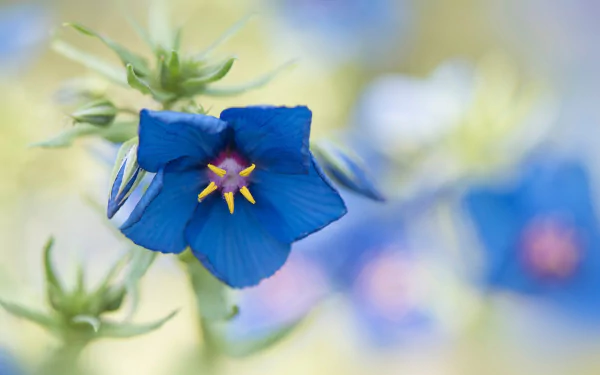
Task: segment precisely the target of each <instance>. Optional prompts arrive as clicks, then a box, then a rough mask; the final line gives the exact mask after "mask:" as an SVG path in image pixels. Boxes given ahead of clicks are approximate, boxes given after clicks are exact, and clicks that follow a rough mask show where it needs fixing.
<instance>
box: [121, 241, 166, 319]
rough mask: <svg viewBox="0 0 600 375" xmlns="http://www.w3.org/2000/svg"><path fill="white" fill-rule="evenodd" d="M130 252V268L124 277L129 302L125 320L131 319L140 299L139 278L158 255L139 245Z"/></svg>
mask: <svg viewBox="0 0 600 375" xmlns="http://www.w3.org/2000/svg"><path fill="white" fill-rule="evenodd" d="M131 254H132V260H131V263H130V264H131V268H130V269H129V273H128V274H127V276H126V277H125V287H126V288H127V295H128V296H129V299H130V301H131V304H130V308H129V312H128V313H127V318H125V321H128V320H129V319H131V318H132V317H133V315H134V314H135V312H136V311H137V308H138V305H139V301H140V285H139V284H140V280H141V279H142V277H144V275H145V274H146V272H147V271H148V269H150V266H152V264H153V263H154V261H155V260H156V258H157V256H158V253H157V252H154V251H148V250H146V249H144V248H141V247H139V246H135V247H133V248H132V250H131Z"/></svg>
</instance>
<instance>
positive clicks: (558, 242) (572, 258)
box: [521, 217, 582, 280]
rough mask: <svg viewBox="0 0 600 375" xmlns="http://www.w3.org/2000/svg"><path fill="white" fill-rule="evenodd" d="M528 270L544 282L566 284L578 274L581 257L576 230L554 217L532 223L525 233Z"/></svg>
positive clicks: (524, 260)
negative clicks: (560, 281) (574, 274)
mask: <svg viewBox="0 0 600 375" xmlns="http://www.w3.org/2000/svg"><path fill="white" fill-rule="evenodd" d="M521 250H522V259H523V262H524V265H525V267H526V268H527V269H528V270H530V271H531V272H532V273H533V274H534V275H535V276H537V277H539V278H543V279H553V280H564V279H566V278H568V277H570V276H571V275H573V273H574V272H575V271H576V269H577V267H578V266H579V264H580V261H581V256H582V247H581V241H580V239H579V237H578V235H577V232H576V230H575V228H573V226H571V225H567V224H565V223H564V222H563V221H560V220H558V219H556V218H552V217H544V218H537V219H534V220H532V221H531V222H530V223H529V224H528V225H527V226H526V227H525V230H524V231H523V235H522V239H521Z"/></svg>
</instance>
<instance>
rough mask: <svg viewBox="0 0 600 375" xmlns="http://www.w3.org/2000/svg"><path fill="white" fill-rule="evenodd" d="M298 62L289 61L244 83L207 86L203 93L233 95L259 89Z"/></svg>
mask: <svg viewBox="0 0 600 375" xmlns="http://www.w3.org/2000/svg"><path fill="white" fill-rule="evenodd" d="M295 64H296V62H295V61H289V62H287V63H285V64H283V65H281V66H280V67H278V68H276V69H275V70H273V71H272V72H270V73H267V74H265V75H263V76H261V77H259V78H257V79H255V80H253V81H250V82H247V83H245V84H242V85H237V86H229V87H215V86H214V85H211V86H209V87H207V88H206V89H205V90H204V91H203V92H202V94H203V95H208V96H233V95H240V94H243V93H245V92H247V91H250V90H253V89H257V88H260V87H263V86H265V85H266V84H267V83H269V82H271V81H272V80H273V79H274V78H275V77H276V76H277V75H278V74H279V73H281V72H283V71H284V70H286V69H289V68H291V67H293V66H294V65H295Z"/></svg>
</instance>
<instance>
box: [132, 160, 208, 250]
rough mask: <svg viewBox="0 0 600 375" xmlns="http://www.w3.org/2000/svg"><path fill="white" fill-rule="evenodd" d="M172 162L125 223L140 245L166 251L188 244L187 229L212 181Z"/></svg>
mask: <svg viewBox="0 0 600 375" xmlns="http://www.w3.org/2000/svg"><path fill="white" fill-rule="evenodd" d="M174 169H175V170H176V169H177V166H172V165H171V164H169V165H168V166H167V168H166V169H165V170H164V171H163V170H161V171H160V172H159V173H158V174H157V175H156V176H155V177H154V180H152V183H151V184H150V187H149V188H148V191H146V194H144V196H143V197H142V199H141V200H140V202H139V203H138V205H137V206H136V208H135V209H134V210H133V212H132V213H131V215H130V216H129V219H127V221H126V222H125V223H124V224H123V226H122V227H121V231H122V232H123V234H124V235H125V236H127V237H128V238H129V239H130V240H132V241H133V242H134V243H136V244H137V245H140V246H143V247H145V248H146V249H149V250H154V251H160V252H162V253H180V252H182V251H183V250H184V249H185V248H186V247H187V242H186V240H185V236H184V231H185V227H186V225H187V223H188V222H189V221H190V219H191V217H192V214H193V213H194V210H195V209H196V206H197V205H198V193H199V192H200V191H202V189H203V188H204V187H205V186H204V185H206V184H207V183H208V181H207V180H206V177H205V175H204V174H203V173H198V171H196V170H191V171H185V172H176V171H173V170H174Z"/></svg>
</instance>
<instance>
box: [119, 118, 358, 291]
mask: <svg viewBox="0 0 600 375" xmlns="http://www.w3.org/2000/svg"><path fill="white" fill-rule="evenodd" d="M311 119H312V113H311V112H310V110H309V109H308V108H306V107H295V108H285V107H247V108H230V109H227V110H225V111H223V112H222V113H221V116H220V119H219V118H215V117H211V116H206V115H195V114H188V113H177V112H169V111H163V112H155V111H150V110H143V111H142V112H141V115H140V131H139V147H138V163H139V165H140V166H141V167H142V168H143V169H144V170H146V171H149V172H153V173H156V176H155V177H154V179H153V180H152V183H151V184H150V186H149V187H148V190H147V191H146V193H145V194H144V196H143V197H142V199H141V200H140V202H139V203H138V205H137V206H136V208H135V209H134V210H133V212H132V213H131V215H130V217H129V218H128V219H127V221H126V222H125V223H124V224H123V226H122V227H121V231H122V232H123V233H124V234H125V235H126V236H127V237H129V238H130V239H131V240H132V241H133V242H135V243H136V244H138V245H140V246H143V247H145V248H148V249H150V250H154V251H160V252H164V253H180V252H182V251H183V250H185V249H186V248H187V247H188V246H190V248H191V249H192V252H193V253H194V255H195V256H196V257H197V258H198V259H199V260H200V261H201V262H202V263H203V264H204V265H205V266H206V267H207V269H209V270H210V271H211V272H212V273H213V274H214V275H215V276H216V277H217V278H219V279H220V280H222V281H223V282H225V283H226V284H228V285H230V286H233V287H245V286H251V285H256V284H257V283H258V282H259V281H261V280H262V279H264V278H267V277H269V276H271V275H273V273H275V271H277V270H278V269H279V268H281V266H283V264H284V263H285V261H286V259H287V257H288V255H289V252H290V246H291V243H292V242H295V241H297V240H299V239H301V238H303V237H306V236H308V235H309V234H311V233H313V232H315V231H317V230H319V229H322V228H323V227H325V226H327V225H328V224H330V223H331V222H333V221H335V220H337V219H339V218H340V217H342V216H343V215H344V214H345V213H346V207H345V205H344V202H343V200H342V198H341V197H340V196H339V194H338V193H337V191H336V190H335V188H334V187H333V186H332V185H331V184H330V182H329V181H328V179H327V178H326V177H325V176H324V175H323V173H322V171H321V169H320V168H319V166H318V165H317V164H316V162H315V160H314V158H313V156H312V154H311V153H310V151H309V134H310V124H311ZM217 190H218V191H219V193H220V194H212V193H213V192H215V191H217ZM251 191H252V192H251ZM238 192H239V193H240V194H241V196H240V195H239V194H236V193H238ZM221 195H222V197H221ZM223 200H224V202H223Z"/></svg>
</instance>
